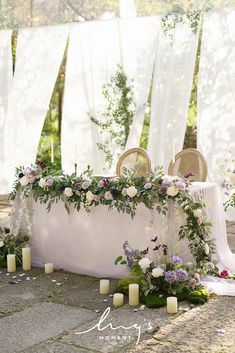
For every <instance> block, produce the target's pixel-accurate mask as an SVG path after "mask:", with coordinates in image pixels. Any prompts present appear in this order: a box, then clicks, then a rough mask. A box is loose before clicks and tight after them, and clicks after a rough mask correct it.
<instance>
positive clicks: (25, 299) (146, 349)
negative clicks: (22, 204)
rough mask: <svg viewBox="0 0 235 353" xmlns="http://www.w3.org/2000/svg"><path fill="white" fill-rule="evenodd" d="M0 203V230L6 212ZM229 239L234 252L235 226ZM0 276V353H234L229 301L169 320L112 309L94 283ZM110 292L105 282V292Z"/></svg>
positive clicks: (234, 312) (159, 313) (233, 312)
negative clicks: (102, 320) (105, 314)
mask: <svg viewBox="0 0 235 353" xmlns="http://www.w3.org/2000/svg"><path fill="white" fill-rule="evenodd" d="M0 204H1V205H0V225H1V224H3V223H5V221H6V219H7V217H8V214H9V211H10V207H9V204H8V203H7V202H5V200H2V201H1V200H0ZM228 239H229V243H230V246H231V249H232V250H233V251H234V252H235V225H234V224H228ZM0 272H1V273H0V353H92V352H93V353H95V352H96V353H99V352H104V353H124V352H126V353H140V352H141V353H142V352H143V353H150V352H153V353H155V352H156V353H173V352H174V353H175V352H176V351H177V353H186V352H188V353H235V297H216V296H213V297H212V298H211V300H210V301H209V302H208V303H207V304H205V305H204V306H201V307H195V306H190V305H189V304H187V303H182V304H181V303H180V310H179V313H178V314H176V315H169V314H167V313H166V309H165V308H160V309H147V308H144V309H143V308H141V307H139V308H138V310H134V308H132V307H130V306H129V305H128V303H127V302H125V305H124V306H123V307H121V308H117V309H115V308H114V307H113V305H112V297H111V296H110V295H107V296H103V295H100V294H99V291H98V287H99V280H98V279H97V278H92V277H87V276H81V275H78V274H72V273H67V272H65V271H56V272H54V273H53V274H50V275H46V274H44V271H43V270H42V269H38V268H34V269H32V270H31V271H28V272H23V271H22V270H21V269H20V268H18V269H17V272H16V273H13V274H10V275H8V274H7V272H6V270H5V269H1V270H0ZM16 282H19V283H16ZM115 285H116V281H115V280H111V292H112V291H114V288H115ZM109 308H110V313H108V312H107V317H106V318H105V320H104V322H103V323H101V324H100V331H99V330H98V328H97V327H96V326H97V324H98V322H99V321H100V320H101V315H102V314H103V313H104V312H105V310H109ZM141 309H143V310H141ZM111 324H112V327H113V329H112V328H110V325H111ZM107 325H108V327H106V326H107ZM120 326H125V328H122V327H120ZM92 328H93V329H92ZM114 328H115V329H114ZM102 329H103V330H102ZM139 330H140V331H141V336H140V342H139V344H138V345H136V342H137V339H138V332H139ZM84 331H89V332H86V333H82V334H81V332H84ZM78 333H80V334H78Z"/></svg>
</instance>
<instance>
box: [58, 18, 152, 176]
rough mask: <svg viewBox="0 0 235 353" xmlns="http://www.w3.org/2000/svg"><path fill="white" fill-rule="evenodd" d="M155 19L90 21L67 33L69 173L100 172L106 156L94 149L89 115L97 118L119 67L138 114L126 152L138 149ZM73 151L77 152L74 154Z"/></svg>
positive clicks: (65, 148) (65, 153)
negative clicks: (129, 83)
mask: <svg viewBox="0 0 235 353" xmlns="http://www.w3.org/2000/svg"><path fill="white" fill-rule="evenodd" d="M158 28H159V17H150V18H140V19H131V20H114V21H107V22H91V23H83V24H78V25H75V26H74V27H73V29H72V31H71V35H70V41H69V49H68V59H67V68H66V82H65V93H64V109H63V121H62V148H61V153H62V166H63V169H64V170H65V171H66V172H68V173H71V172H73V171H74V163H75V160H76V162H77V163H78V172H81V171H84V170H85V169H86V167H87V165H88V164H89V165H91V167H92V169H93V170H94V172H95V173H98V174H99V173H102V172H103V171H104V170H103V167H104V156H103V153H102V152H100V151H99V149H98V147H97V142H99V141H100V136H99V133H98V129H97V127H96V126H95V125H94V124H93V123H91V121H90V119H89V116H88V113H91V114H94V115H95V113H100V112H102V110H103V107H104V104H105V99H104V97H103V95H102V86H103V85H104V84H105V83H106V82H107V81H108V80H109V79H110V78H111V76H112V75H113V74H114V73H115V72H116V70H117V64H118V63H122V64H123V66H124V69H125V72H126V74H127V76H128V78H129V79H130V80H131V79H132V78H133V79H134V82H133V84H134V98H135V102H136V115H135V117H134V122H133V126H132V127H131V132H130V136H129V138H128V141H127V148H129V147H132V146H138V145H139V140H140V135H141V131H142V127H143V120H144V110H145V105H146V102H147V99H148V94H149V88H150V82H151V77H152V71H153V65H154V58H155V47H156V38H157V34H158ZM76 146H77V151H78V153H77V154H76V153H75V149H76Z"/></svg>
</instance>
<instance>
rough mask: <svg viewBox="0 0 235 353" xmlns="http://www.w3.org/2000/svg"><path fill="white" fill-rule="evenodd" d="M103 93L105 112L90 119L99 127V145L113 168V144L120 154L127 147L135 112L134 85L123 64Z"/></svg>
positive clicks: (108, 164) (108, 165)
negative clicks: (100, 140)
mask: <svg viewBox="0 0 235 353" xmlns="http://www.w3.org/2000/svg"><path fill="white" fill-rule="evenodd" d="M102 94H103V96H104V98H105V100H106V104H105V109H104V112H103V113H98V114H97V116H94V115H90V119H91V121H92V122H93V123H94V124H96V125H97V126H98V128H99V132H100V134H101V135H102V142H98V143H97V146H98V148H99V150H100V151H102V152H103V153H104V155H105V162H106V164H107V167H108V168H111V166H112V164H113V162H114V156H113V152H112V151H113V148H112V146H114V145H115V147H117V150H118V154H120V153H121V151H122V150H123V149H124V148H125V145H126V141H127V138H128V135H129V132H130V126H131V124H132V122H133V117H134V114H135V105H134V95H133V86H132V85H131V84H129V82H128V79H127V75H126V73H125V71H124V68H123V66H122V65H120V64H119V65H118V68H117V72H116V73H115V74H114V76H113V77H111V79H110V82H108V83H107V84H105V85H104V86H103V92H102ZM115 150H116V148H115Z"/></svg>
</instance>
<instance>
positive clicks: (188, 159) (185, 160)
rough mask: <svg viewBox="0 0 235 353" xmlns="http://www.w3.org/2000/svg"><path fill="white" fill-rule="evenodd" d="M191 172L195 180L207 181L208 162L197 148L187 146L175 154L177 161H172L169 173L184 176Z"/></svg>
mask: <svg viewBox="0 0 235 353" xmlns="http://www.w3.org/2000/svg"><path fill="white" fill-rule="evenodd" d="M189 172H191V173H192V174H193V179H194V181H206V178H207V162H206V160H205V158H204V157H203V155H202V154H201V153H200V152H199V151H198V150H196V149H195V148H187V149H185V150H183V151H181V152H179V153H177V155H176V156H175V163H174V162H173V161H171V162H170V165H169V168H168V174H169V175H178V176H179V177H183V176H184V174H185V173H189Z"/></svg>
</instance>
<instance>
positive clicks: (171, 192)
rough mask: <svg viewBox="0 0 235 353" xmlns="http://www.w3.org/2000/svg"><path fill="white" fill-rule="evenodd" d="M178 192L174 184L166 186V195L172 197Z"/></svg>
mask: <svg viewBox="0 0 235 353" xmlns="http://www.w3.org/2000/svg"><path fill="white" fill-rule="evenodd" d="M178 192H179V189H178V188H177V187H176V186H175V185H171V186H169V188H167V190H166V193H167V195H168V196H172V197H174V196H176V195H177V194H178Z"/></svg>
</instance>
